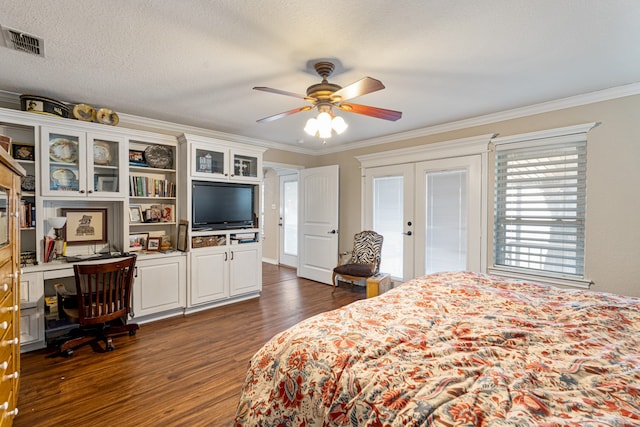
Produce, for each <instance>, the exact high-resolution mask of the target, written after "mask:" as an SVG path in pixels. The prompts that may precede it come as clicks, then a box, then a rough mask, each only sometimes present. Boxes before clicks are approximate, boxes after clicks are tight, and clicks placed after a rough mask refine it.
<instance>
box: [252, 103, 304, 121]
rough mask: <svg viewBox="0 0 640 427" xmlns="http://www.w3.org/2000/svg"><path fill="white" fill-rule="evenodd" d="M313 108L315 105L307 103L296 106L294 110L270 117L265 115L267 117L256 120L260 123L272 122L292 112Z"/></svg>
mask: <svg viewBox="0 0 640 427" xmlns="http://www.w3.org/2000/svg"><path fill="white" fill-rule="evenodd" d="M312 108H313V107H312V106H310V105H305V106H304V107H299V108H294V109H293V110H289V111H285V112H284V113H280V114H275V115H273V116H269V117H265V118H263V119H260V120H256V122H258V123H268V122H272V121H274V120H278V119H281V118H283V117H285V116H289V115H291V114H295V113H299V112H300V111H308V110H311V109H312Z"/></svg>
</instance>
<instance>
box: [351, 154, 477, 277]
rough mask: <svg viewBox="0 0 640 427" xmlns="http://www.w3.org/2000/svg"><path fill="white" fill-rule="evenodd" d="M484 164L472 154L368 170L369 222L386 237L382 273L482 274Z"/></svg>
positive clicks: (366, 202)
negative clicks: (462, 272)
mask: <svg viewBox="0 0 640 427" xmlns="http://www.w3.org/2000/svg"><path fill="white" fill-rule="evenodd" d="M481 165H482V162H481V156H480V155H472V156H463V157H455V158H449V159H441V160H429V161H425V162H419V163H408V164H403V165H394V166H381V167H373V168H367V169H366V171H365V179H364V187H365V188H364V206H365V209H364V213H363V221H364V226H365V228H371V229H373V230H375V231H377V232H378V233H380V234H382V235H383V236H384V243H383V245H382V248H383V249H382V262H381V270H382V271H384V272H389V273H391V276H392V277H393V278H394V279H396V280H400V281H406V280H409V279H411V278H413V277H417V276H422V275H424V274H428V273H433V272H437V271H459V270H471V271H481V258H482V256H481V254H482V252H483V251H482V241H481V240H482V232H481V228H482V227H481V224H482V218H483V215H482V167H481Z"/></svg>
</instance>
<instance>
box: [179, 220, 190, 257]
mask: <svg viewBox="0 0 640 427" xmlns="http://www.w3.org/2000/svg"><path fill="white" fill-rule="evenodd" d="M188 228H189V221H184V220H182V221H180V223H179V224H178V243H177V245H176V248H177V249H178V250H179V251H182V252H186V251H187V229H188Z"/></svg>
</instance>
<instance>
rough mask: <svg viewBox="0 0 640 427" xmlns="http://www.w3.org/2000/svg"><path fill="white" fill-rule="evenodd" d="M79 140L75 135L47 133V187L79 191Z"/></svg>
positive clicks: (55, 189)
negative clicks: (48, 180) (48, 179)
mask: <svg viewBox="0 0 640 427" xmlns="http://www.w3.org/2000/svg"><path fill="white" fill-rule="evenodd" d="M78 154H79V140H78V137H76V136H71V135H59V134H55V133H50V134H49V178H50V182H49V189H50V190H54V191H79V190H80V181H79V179H80V172H79V167H80V166H79V161H80V159H79V158H78Z"/></svg>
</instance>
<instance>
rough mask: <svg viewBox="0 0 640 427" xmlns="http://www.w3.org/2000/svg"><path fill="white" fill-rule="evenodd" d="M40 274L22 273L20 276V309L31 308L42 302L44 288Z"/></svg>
mask: <svg viewBox="0 0 640 427" xmlns="http://www.w3.org/2000/svg"><path fill="white" fill-rule="evenodd" d="M42 283H43V279H42V273H23V274H21V275H20V308H21V309H25V308H31V307H35V306H37V305H42V304H38V303H42V302H43V298H44V288H43V286H42Z"/></svg>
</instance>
